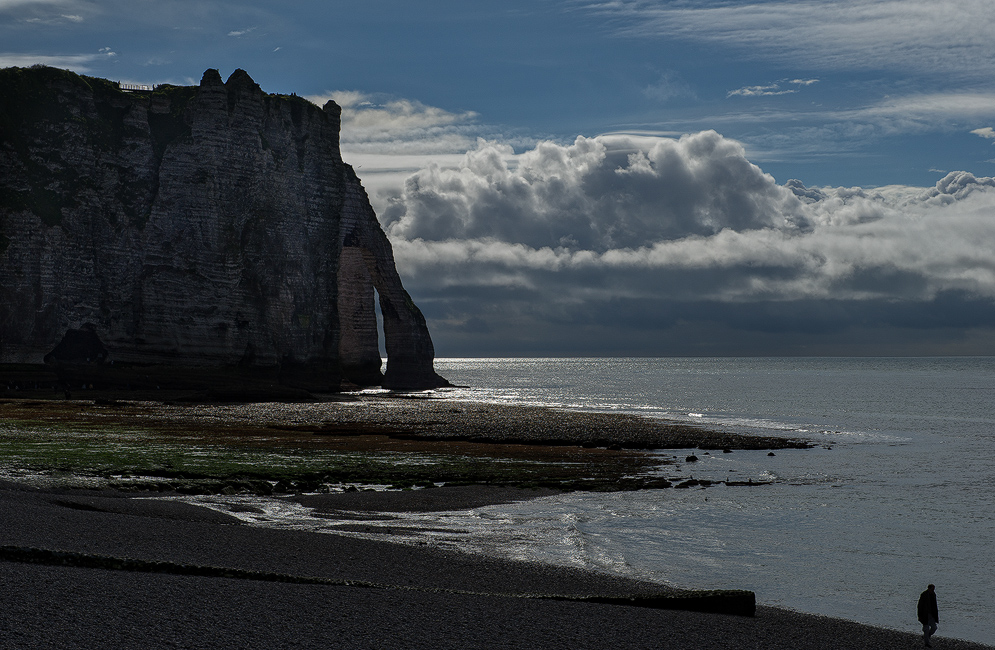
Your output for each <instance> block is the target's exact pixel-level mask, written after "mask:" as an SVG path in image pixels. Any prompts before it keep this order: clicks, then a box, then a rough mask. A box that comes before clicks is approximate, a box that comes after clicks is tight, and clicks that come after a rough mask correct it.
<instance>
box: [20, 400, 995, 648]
mask: <svg viewBox="0 0 995 650" xmlns="http://www.w3.org/2000/svg"><path fill="white" fill-rule="evenodd" d="M385 408H387V407H385ZM436 408H437V407H435V406H430V407H429V406H425V405H424V404H421V403H417V404H413V405H412V408H407V407H400V408H398V407H396V406H395V405H394V403H391V404H390V406H389V411H390V415H391V417H392V419H393V421H394V422H395V424H396V423H401V424H403V423H404V422H408V423H411V422H412V421H419V419H421V420H425V419H431V420H432V421H433V422H439V421H440V420H439V419H438V418H439V417H440V414H439V413H433V412H432V409H436ZM480 408H481V409H484V407H480ZM426 409H427V410H426ZM484 410H485V411H486V412H488V413H491V412H493V411H494V407H491V406H488V407H486V409H484ZM498 410H501V409H498ZM207 411H210V409H207ZM203 412H206V411H203ZM328 412H330V411H326V413H325V415H323V416H322V417H323V418H324V420H323V421H324V422H325V425H324V426H326V428H328V427H329V425H328V422H330V421H331V419H330V418H329V417H327V413H328ZM369 412H373V411H369ZM399 413H407V416H403V415H402V416H401V417H398V414H399ZM502 413H503V416H502V417H504V418H505V420H503V421H505V422H514V421H515V420H516V418H519V419H520V418H526V419H528V415H529V412H528V411H518V412H516V411H515V409H511V408H507V407H505V408H504V409H503V411H502ZM533 414H534V412H533ZM460 416H461V419H463V421H464V422H465V418H466V416H467V412H466V410H465V409H464V410H463V411H461V413H460ZM342 417H343V418H344V417H345V416H342ZM595 420H597V421H601V419H600V416H598V418H595ZM595 420H591V421H595ZM495 421H496V420H495V418H493V417H491V418H489V419H488V420H487V421H486V422H481V423H479V426H480V427H481V428H488V429H490V430H497V429H501V430H507V427H495V426H494V422H495ZM565 421H566V419H565V418H559V419H558V422H561V423H562V422H565ZM582 422H583V418H581V419H579V420H577V422H574V424H575V425H578V426H579V425H580V424H582ZM606 422H607V420H606ZM336 426H345V425H342V424H341V422H340V423H339V424H338V425H336ZM435 426H436V427H437V428H439V425H435ZM472 429H473V428H472V427H469V430H472ZM559 429H562V430H575V427H570V426H566V425H560V426H558V430H559ZM326 433H327V431H326ZM557 435H558V436H559V434H557ZM572 435H575V436H578V437H580V438H583V437H584V436H583V435H582V434H577V433H575V434H572ZM598 435H600V434H598ZM509 436H510V434H509ZM533 438H534V440H533V442H535V443H541V440H540V439H538V438H536V437H535V436H533ZM560 442H562V441H560ZM723 443H724V444H726V443H729V441H728V440H726V441H723ZM548 493H549V492H548V491H546V490H543V489H538V490H536V489H520V488H514V487H500V486H486V485H464V486H450V487H439V488H434V489H430V490H427V489H426V490H403V491H386V492H365V491H359V492H343V493H330V494H319V495H308V496H301V495H297V496H291V497H288V498H296V499H299V500H301V501H302V502H303V501H306V503H307V505H308V506H309V507H312V508H315V509H316V511H318V512H322V511H326V512H334V511H364V512H366V511H373V512H392V511H411V510H419V511H445V510H458V509H466V508H473V507H478V506H482V505H490V504H500V503H507V502H510V501H515V500H522V499H531V498H535V497H537V496H542V495H544V494H548ZM162 496H165V495H163V494H162V493H161V492H154V493H143V492H134V491H131V492H121V491H115V490H108V489H102V490H95V489H89V490H81V489H72V488H66V487H51V486H48V487H37V486H32V485H26V484H24V483H19V482H2V483H0V547H2V549H3V551H4V553H3V558H2V560H0V573H2V577H0V580H2V584H3V585H4V590H3V591H4V596H5V597H4V606H3V607H2V608H0V648H5V649H8V648H9V649H11V650H14V649H18V650H19V649H22V648H23V649H29V648H30V649H44V648H52V649H59V650H61V649H72V648H80V649H82V648H87V649H91V648H150V649H151V648H268V649H272V648H436V649H438V648H498V647H500V648H571V649H576V648H606V647H618V648H672V649H685V648H686V649H701V648H736V649H739V648H775V649H778V648H784V649H786V650H787V649H802V648H812V649H822V648H827V649H828V648H834V649H836V648H916V647H921V646H922V640H921V637H920V636H919V635H917V634H916V633H915V632H914V631H896V630H888V629H882V628H875V627H871V626H867V625H861V624H858V623H854V622H849V621H845V620H841V619H834V618H827V617H821V616H814V615H809V614H801V613H797V612H792V611H788V610H784V609H778V608H772V607H765V606H759V607H757V608H756V611H755V614H754V615H753V616H742V615H734V614H723V613H714V612H702V611H687V610H683V609H670V608H658V607H651V606H639V605H638V604H631V605H630V604H620V603H619V599H625V598H630V599H635V601H638V600H639V599H640V598H647V597H651V596H659V595H661V594H663V595H668V594H669V595H673V596H680V592H677V591H675V590H672V589H668V588H667V587H664V586H661V585H658V584H652V583H646V582H640V581H635V580H630V579H625V578H621V577H617V576H611V575H607V574H601V573H597V572H593V571H586V570H580V569H571V568H561V567H551V566H547V565H542V564H536V563H528V562H516V561H511V560H502V559H495V558H490V557H484V556H477V555H470V554H463V553H459V552H454V551H447V550H442V549H436V548H430V547H418V546H410V545H400V544H391V543H386V542H379V541H371V540H363V539H355V538H349V537H344V536H338V535H334V534H322V533H311V532H303V531H293V530H273V529H265V528H257V527H252V526H249V525H245V524H243V523H241V522H240V521H238V520H236V519H235V518H233V517H230V516H228V515H225V514H222V513H218V512H214V511H211V510H207V509H204V508H200V507H197V506H193V505H190V504H185V503H180V502H176V501H170V500H164V499H162V498H161V497H162ZM51 552H57V553H58V554H62V556H66V557H70V558H83V559H86V558H99V559H101V560H102V561H105V563H106V562H107V561H110V562H111V563H112V564H113V563H114V562H117V563H118V564H117V565H114V566H101V567H95V566H88V565H86V563H85V562H84V563H82V564H80V563H79V562H61V563H60V562H53V561H33V560H31V559H30V557H31V554H32V553H34V554H35V555H37V554H39V553H42V554H44V553H50V554H51ZM25 553H27V556H26V555H25ZM25 557H28V558H29V559H25ZM129 563H130V564H129ZM146 565H168V566H180V567H194V568H197V569H198V570H197V571H194V572H193V573H191V574H182V572H176V571H172V572H171V571H164V572H151V571H146V570H140V569H135V568H134V567H135V566H146ZM226 572H227V573H226ZM272 576H280V577H281V579H280V580H274V579H271V578H272ZM284 578H286V579H284ZM536 596H557V598H549V597H536ZM599 599H600V600H601V601H611V602H599ZM635 601H633V602H635ZM911 628H914V622H913V625H910V630H911ZM940 634H941V636H940V637H935V638H934V647H938V648H950V649H955V648H956V649H961V650H975V649H981V648H985V647H988V646H983V645H979V644H976V643H970V642H965V641H960V640H953V639H944V638H943V637H942V622H941V630H940Z"/></svg>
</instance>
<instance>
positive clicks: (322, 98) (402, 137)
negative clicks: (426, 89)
mask: <svg viewBox="0 0 995 650" xmlns="http://www.w3.org/2000/svg"><path fill="white" fill-rule="evenodd" d="M307 99H309V100H310V101H312V102H314V103H315V104H317V105H319V106H322V105H324V104H325V102H327V101H328V100H333V101H334V102H335V103H336V104H338V105H339V106H341V107H342V143H343V148H344V149H349V150H351V151H357V152H363V153H384V154H386V153H389V154H414V153H452V152H454V151H466V150H467V149H468V148H470V147H472V146H473V144H474V142H475V141H476V136H474V135H471V133H472V132H473V131H474V130H475V129H476V128H477V127H476V126H475V124H474V121H475V119H476V117H477V114H476V113H474V112H473V111H464V112H460V113H454V112H451V111H447V110H445V109H442V108H438V107H435V106H428V105H425V104H423V103H421V102H418V101H415V100H410V99H398V98H392V97H385V96H381V95H376V94H371V93H364V92H360V91H354V90H340V91H334V92H328V93H325V94H322V95H311V96H309V97H307Z"/></svg>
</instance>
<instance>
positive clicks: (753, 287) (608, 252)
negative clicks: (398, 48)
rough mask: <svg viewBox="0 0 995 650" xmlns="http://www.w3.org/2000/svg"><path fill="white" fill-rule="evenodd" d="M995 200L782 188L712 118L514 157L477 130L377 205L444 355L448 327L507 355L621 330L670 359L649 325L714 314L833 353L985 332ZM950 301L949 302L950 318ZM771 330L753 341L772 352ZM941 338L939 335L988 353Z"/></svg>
mask: <svg viewBox="0 0 995 650" xmlns="http://www.w3.org/2000/svg"><path fill="white" fill-rule="evenodd" d="M993 214H995V179H993V178H987V177H977V176H974V175H973V174H970V173H967V172H953V173H950V174H948V175H946V176H945V177H944V178H943V179H941V180H940V181H939V182H938V183H937V184H936V185H935V186H933V187H931V188H917V187H907V186H889V187H883V188H877V189H873V190H869V189H863V188H843V187H836V188H831V187H819V188H808V187H805V186H804V185H803V184H802V183H800V182H798V181H789V182H787V183H785V184H784V185H779V184H777V183H776V182H775V181H774V179H773V178H771V177H770V176H769V175H767V174H765V173H764V172H763V171H762V170H761V169H760V168H759V167H757V166H756V165H754V164H752V163H751V162H750V161H749V160H748V159H747V158H746V155H745V153H744V150H743V148H742V146H741V145H739V143H737V142H735V141H733V140H730V139H728V138H724V137H722V136H721V135H719V134H717V133H715V132H714V131H704V132H701V133H695V134H689V135H685V136H683V137H681V138H679V139H670V138H650V137H641V138H637V137H631V136H601V137H597V138H577V139H576V140H575V141H574V142H573V143H572V144H569V145H561V144H556V143H551V142H543V143H540V144H539V145H538V146H536V147H535V148H533V149H531V150H529V151H526V152H524V153H522V154H517V155H516V154H514V153H513V152H512V151H511V150H510V148H508V147H506V146H502V145H499V144H496V143H488V142H481V143H479V144H478V146H477V147H476V148H475V149H474V150H472V151H470V152H468V153H467V154H466V155H465V157H464V158H463V160H461V161H460V162H459V164H458V165H456V166H455V167H450V168H445V167H442V166H438V165H436V166H432V167H430V168H427V169H424V170H421V171H419V172H418V173H416V174H414V175H412V176H411V177H410V178H409V179H408V181H407V182H406V184H405V187H404V190H403V192H402V193H401V194H400V195H398V196H396V197H395V198H394V200H393V201H392V202H391V203H390V205H389V206H388V208H387V209H386V210H385V211H384V212H383V214H382V216H381V218H382V221H383V223H384V226H385V229H386V230H387V232H388V234H389V236H390V238H391V241H392V243H393V246H394V252H395V257H396V259H397V263H398V266H399V270H400V271H401V273H402V276H403V277H405V282H406V286H408V288H409V291H411V293H412V295H413V296H414V297H415V300H416V302H418V304H419V305H420V306H422V307H423V309H424V310H425V311H426V314H427V315H428V317H429V319H430V321H431V323H432V326H433V328H434V329H433V331H435V330H436V329H437V330H438V331H439V332H441V333H442V337H443V338H442V341H443V344H442V345H443V347H442V349H443V350H444V351H445V349H446V348H445V346H446V345H447V344H446V343H445V342H446V341H449V342H450V343H451V344H452V345H454V346H457V347H456V348H452V350H453V352H454V353H455V352H458V353H461V354H462V353H468V350H469V351H472V350H471V349H472V348H474V346H479V345H484V346H490V345H496V343H495V342H496V341H503V342H504V343H505V344H507V345H508V346H511V347H510V348H507V347H506V348H505V352H506V353H507V351H508V350H509V349H512V350H513V351H514V353H530V351H536V352H538V351H540V350H541V349H542V348H543V346H544V345H545V346H546V348H545V349H546V350H547V352H548V351H549V346H550V345H553V346H557V345H561V344H562V345H564V346H566V345H567V341H572V342H573V343H572V344H576V346H577V348H576V349H575V350H574V352H577V351H584V350H586V351H587V353H591V352H592V351H595V350H601V351H605V350H607V349H608V348H605V347H604V345H607V343H606V341H607V339H606V338H605V337H606V336H608V335H609V333H610V332H611V331H612V330H613V329H614V330H615V331H616V332H626V334H625V336H629V335H630V334H631V335H632V337H633V338H632V339H631V340H632V341H633V345H635V344H636V343H635V342H636V341H642V342H643V343H645V344H646V345H648V346H650V347H649V348H643V349H644V353H645V350H649V349H653V350H656V351H657V352H660V353H668V354H671V353H675V349H674V348H673V347H672V346H671V347H667V346H663V347H660V346H657V347H655V348H654V347H652V338H651V337H648V335H647V337H646V338H640V337H642V336H643V335H642V334H639V332H651V331H656V332H657V333H658V334H659V332H660V331H663V330H666V331H671V333H673V334H674V336H678V333H679V336H680V337H684V338H682V339H681V340H683V341H685V342H686V343H688V344H689V345H690V344H692V343H693V340H694V332H695V331H696V329H695V328H694V327H688V326H687V325H686V323H687V319H692V320H693V319H695V318H699V319H704V321H707V326H706V325H702V326H701V327H702V328H703V329H700V331H699V335H701V336H704V334H702V333H703V332H704V331H705V330H706V329H708V328H713V329H714V332H713V333H716V335H719V336H720V338H721V337H726V338H727V339H728V340H727V341H726V343H724V344H723V345H726V348H725V350H726V352H727V353H737V352H735V349H734V348H735V345H734V343H733V340H734V338H735V337H740V338H741V339H742V341H746V339H743V338H742V337H743V336H746V335H745V334H744V332H746V331H749V332H754V333H756V332H760V331H763V332H767V333H768V334H769V333H771V332H774V331H781V332H782V333H783V332H784V331H788V330H790V331H791V332H793V334H791V336H796V337H797V341H798V342H799V345H801V344H802V342H805V341H807V342H808V343H806V345H807V344H809V343H812V342H813V341H814V339H812V338H811V337H812V336H815V333H817V332H820V331H821V332H822V333H823V334H825V331H827V330H832V331H834V332H837V333H839V336H840V337H842V338H840V339H839V345H840V346H843V347H837V348H834V349H836V350H837V351H839V350H841V349H844V348H845V349H847V350H851V351H852V350H854V349H856V348H853V347H846V346H847V345H851V346H852V345H857V344H858V343H859V341H858V340H857V339H856V338H854V337H858V338H859V336H858V334H857V333H856V332H859V333H860V336H864V337H865V338H864V339H862V340H864V341H865V342H867V341H871V340H876V341H878V342H879V343H880V344H881V345H885V344H886V343H887V341H888V340H890V341H891V343H888V345H890V346H892V347H887V349H888V350H889V351H891V352H897V351H898V348H899V341H900V340H903V339H902V336H904V335H902V336H899V334H896V331H897V330H895V328H899V329H901V328H905V329H903V330H902V331H906V333H908V332H912V331H914V332H917V334H915V336H914V337H913V338H915V340H920V339H921V338H922V337H926V338H929V337H932V336H934V334H935V332H933V334H928V336H927V333H925V332H926V330H938V329H942V328H946V327H950V328H954V329H955V330H956V329H957V328H958V327H959V328H964V327H968V326H969V327H971V328H975V329H978V328H980V329H978V331H988V330H990V329H991V323H990V322H987V321H984V320H983V319H982V318H981V316H980V315H979V314H989V315H990V314H991V313H993V312H995V260H993V259H992V256H991V251H990V242H991V241H993V240H995V219H993V218H992V215H993ZM937 305H943V306H942V309H945V310H950V314H948V315H943V314H937V313H934V312H933V311H932V310H933V309H934V308H936V309H940V308H941V307H937ZM955 312H956V313H957V314H959V316H958V317H957V318H959V319H960V321H958V322H959V323H960V324H956V323H954V321H955V320H956V319H955V318H954V317H953V316H952V314H953V313H955ZM972 314H973V316H972ZM927 317H928V318H927ZM917 318H922V319H923V320H922V321H921V322H917V321H916V319H917ZM471 319H478V321H479V320H480V319H482V320H483V322H485V323H487V325H488V335H487V337H488V341H490V342H487V343H485V342H483V341H482V340H481V339H480V338H479V336H480V335H479V334H476V335H475V334H474V333H473V332H472V331H470V330H473V329H474V328H469V327H468V326H467V324H468V323H470V322H471ZM478 321H474V322H478ZM872 321H873V327H871V325H869V324H868V323H871V322H872ZM682 322H683V323H685V324H684V325H682V324H681V323H682ZM965 323H966V324H965ZM867 327H871V329H872V330H873V331H876V332H878V334H881V332H884V331H886V330H887V331H888V332H890V333H891V334H890V335H891V337H892V338H891V339H888V338H887V337H884V338H880V337H878V338H875V337H876V335H873V334H872V333H871V332H870V330H867V329H866V328H867ZM682 328H683V329H682ZM875 328H877V329H875ZM881 328H884V329H881ZM985 328H988V330H986V329H985ZM478 330H479V328H478ZM851 330H852V331H851ZM893 330H895V331H893ZM844 331H850V334H848V335H846V336H844V335H843V334H842V333H841V332H844ZM958 331H959V332H960V334H963V335H964V336H967V334H966V333H965V332H964V331H962V330H958ZM972 331H973V330H972ZM516 332H517V334H516ZM544 332H545V333H544ZM734 335H735V336H734ZM750 336H753V335H752V334H751V335H750ZM757 336H759V337H760V338H758V339H756V340H755V341H754V343H750V344H749V345H754V346H755V347H753V348H750V347H749V345H747V343H745V342H744V343H743V345H745V346H746V347H745V348H744V347H740V348H739V352H738V353H743V351H744V350H746V349H751V350H754V351H756V350H760V349H761V348H763V349H765V350H766V349H767V348H764V347H763V346H767V345H770V346H774V347H776V341H774V340H773V339H770V338H767V336H768V335H767V334H763V335H762V336H761V335H759V334H758V335H757ZM771 336H773V334H771ZM937 336H938V335H937ZM972 336H973V335H972ZM979 336H980V335H979ZM848 337H849V338H848ZM916 337H919V338H916ZM986 337H987V338H986ZM749 338H750V337H747V339H749ZM940 338H942V337H940ZM940 338H938V339H936V340H934V341H933V343H930V345H934V347H930V348H928V349H930V350H934V351H940V350H949V349H957V350H960V351H962V352H963V351H964V350H968V349H974V350H976V349H977V348H976V347H974V348H972V347H971V346H970V345H967V344H966V343H965V344H964V345H963V346H959V344H958V346H959V347H958V346H954V348H947V347H943V346H944V345H946V343H941V340H940ZM761 339H762V340H761ZM675 340H676V339H675ZM750 340H753V339H750ZM930 340H933V339H930ZM972 340H974V339H972ZM978 341H989V342H990V343H991V342H995V335H993V336H991V337H988V336H987V335H984V336H981V338H980V339H978ZM920 342H921V340H920ZM947 343H950V341H947ZM533 345H534V346H536V347H535V348H534V350H533V348H532V347H530V346H533ZM661 345H662V344H661ZM910 345H911V343H910ZM951 345H953V344H952V343H951ZM971 345H981V343H978V342H977V341H975V343H972V344H971ZM460 346H462V347H460ZM467 346H469V348H468V347H467ZM585 346H587V347H585ZM599 346H601V347H599ZM756 346H759V347H756ZM965 346H966V347H965ZM858 347H859V346H858ZM820 349H821V348H820ZM878 349H879V350H880V349H885V348H880V347H879V348H878ZM828 350H829V348H825V349H824V351H827V352H828ZM906 350H907V349H906ZM993 350H995V348H993ZM562 351H563V352H564V353H567V352H569V350H567V349H566V348H563V349H562ZM615 351H616V352H618V350H617V349H616V350H615ZM768 351H769V350H768Z"/></svg>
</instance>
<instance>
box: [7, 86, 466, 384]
mask: <svg viewBox="0 0 995 650" xmlns="http://www.w3.org/2000/svg"><path fill="white" fill-rule="evenodd" d="M340 113H341V111H340V109H339V107H338V106H337V105H336V104H335V103H333V102H328V103H327V104H325V106H324V107H322V108H319V107H317V106H315V105H313V104H311V103H310V102H308V101H306V100H304V99H302V98H300V97H296V96H286V95H273V94H267V93H264V92H263V91H262V90H261V89H260V88H259V86H258V85H257V84H256V83H255V82H254V81H253V80H252V79H251V78H250V77H249V75H248V74H247V73H245V72H244V71H242V70H236V71H235V72H234V73H233V74H232V75H231V77H229V79H228V81H227V82H224V81H223V80H222V78H221V76H220V75H219V73H218V72H217V71H216V70H208V71H207V72H205V73H204V76H203V79H202V80H201V83H200V85H199V86H160V87H158V88H156V89H155V90H154V91H139V92H125V91H122V90H121V89H120V88H118V86H117V84H115V83H113V82H109V81H106V80H103V79H95V78H90V77H82V76H79V75H76V74H74V73H71V72H67V71H64V70H57V69H54V68H30V69H20V68H8V69H5V70H0V363H5V364H13V363H42V362H43V361H45V362H47V363H48V364H49V365H50V366H55V367H65V368H69V367H74V368H76V367H79V366H83V365H86V364H89V365H91V366H92V365H94V364H97V365H100V367H101V368H102V369H103V370H104V371H105V373H104V374H107V373H106V371H107V370H108V369H109V368H117V369H124V368H141V369H143V372H145V371H148V372H145V375H143V376H152V375H150V374H149V373H152V374H154V373H155V372H156V371H159V375H160V377H164V376H168V377H170V378H174V379H175V378H180V379H178V380H177V381H180V383H182V382H183V381H188V380H194V379H195V378H197V377H198V376H199V377H205V376H208V374H205V372H206V369H211V368H215V369H216V368H225V369H229V370H230V371H232V372H234V373H236V375H245V376H259V377H270V378H275V380H278V381H280V382H281V383H284V384H289V385H294V386H300V387H306V388H309V389H337V388H338V386H339V382H340V380H341V379H346V380H350V381H352V382H355V383H358V384H362V385H375V384H382V385H383V386H385V387H389V388H428V387H436V386H441V385H445V384H446V383H447V382H446V381H445V380H444V379H443V378H441V377H440V376H439V375H437V374H436V373H435V371H434V370H433V358H434V349H433V346H432V340H431V337H430V336H429V332H428V329H427V327H426V324H425V319H424V317H423V316H422V314H421V312H420V311H419V310H418V308H417V307H416V306H415V305H414V303H413V302H412V301H411V298H410V297H409V296H408V294H407V292H406V291H405V290H404V288H403V287H402V286H401V281H400V278H399V277H398V274H397V271H396V269H395V266H394V258H393V253H392V251H391V246H390V243H389V242H388V240H387V238H386V236H385V235H384V232H383V230H382V229H381V228H380V225H379V223H378V222H377V219H376V215H375V214H374V212H373V209H372V208H371V207H370V203H369V200H368V198H367V195H366V191H365V190H364V189H363V186H362V184H361V183H360V181H359V179H358V178H357V176H356V174H355V172H354V171H353V169H352V168H351V167H350V166H349V165H347V164H345V163H344V162H343V161H342V157H341V155H340V152H339V126H340ZM374 290H376V294H374ZM375 295H377V296H379V302H380V308H381V312H382V314H383V329H384V339H385V341H384V342H385V346H386V351H387V358H388V360H387V369H386V372H385V374H384V375H383V376H382V377H381V374H380V353H379V348H378V327H377V322H376V313H375V303H374V301H375ZM164 370H165V371H168V372H165V373H164V372H163V371H164ZM131 376H138V375H137V374H136V373H134V372H132V374H131Z"/></svg>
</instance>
